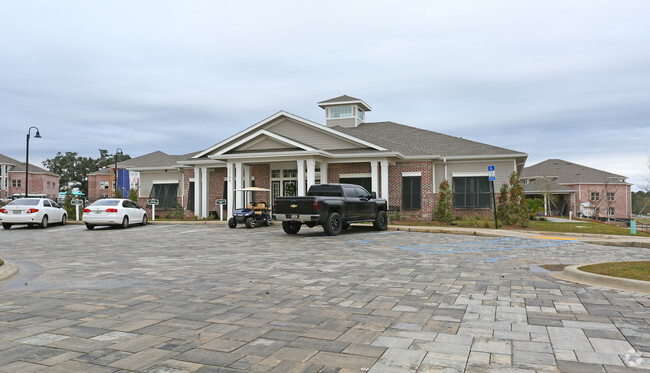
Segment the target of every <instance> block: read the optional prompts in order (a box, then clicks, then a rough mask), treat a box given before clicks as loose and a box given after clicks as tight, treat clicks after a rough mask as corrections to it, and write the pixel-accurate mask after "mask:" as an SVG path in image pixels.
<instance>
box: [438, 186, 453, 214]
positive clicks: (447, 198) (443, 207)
mask: <svg viewBox="0 0 650 373" xmlns="http://www.w3.org/2000/svg"><path fill="white" fill-rule="evenodd" d="M438 190H439V196H438V203H437V205H436V211H435V218H436V220H437V221H439V222H442V223H447V224H451V222H452V221H454V215H453V214H452V210H451V209H452V206H451V199H452V196H451V187H450V186H449V181H447V180H443V181H442V182H441V183H440V186H439V188H438Z"/></svg>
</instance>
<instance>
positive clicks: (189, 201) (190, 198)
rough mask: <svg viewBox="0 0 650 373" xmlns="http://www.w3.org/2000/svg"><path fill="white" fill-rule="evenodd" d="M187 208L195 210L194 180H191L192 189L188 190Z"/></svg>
mask: <svg viewBox="0 0 650 373" xmlns="http://www.w3.org/2000/svg"><path fill="white" fill-rule="evenodd" d="M187 209H188V210H192V211H194V182H193V181H190V189H189V190H188V191H187Z"/></svg>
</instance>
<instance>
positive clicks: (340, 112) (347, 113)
mask: <svg viewBox="0 0 650 373" xmlns="http://www.w3.org/2000/svg"><path fill="white" fill-rule="evenodd" d="M352 116H353V114H352V106H337V107H331V108H329V118H352Z"/></svg>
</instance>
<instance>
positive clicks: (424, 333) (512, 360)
mask: <svg viewBox="0 0 650 373" xmlns="http://www.w3.org/2000/svg"><path fill="white" fill-rule="evenodd" d="M0 255H1V256H0V258H2V259H4V260H6V261H9V262H12V263H14V264H17V265H18V267H19V269H20V272H19V273H18V274H17V275H15V276H14V277H12V278H10V279H8V280H5V281H3V282H0V371H2V372H40V371H43V372H79V371H84V372H118V371H120V372H123V371H139V372H267V371H273V372H319V371H322V372H365V371H370V372H375V373H378V372H437V371H445V372H447V371H448V372H456V371H458V372H463V371H469V372H483V371H490V370H500V371H501V370H502V371H508V372H535V371H551V372H552V371H566V372H581V371H589V372H590V373H593V372H619V371H621V372H622V371H634V370H635V369H650V297H649V296H648V295H647V294H645V295H644V294H640V293H633V292H626V291H618V290H611V289H606V288H597V287H591V286H586V285H579V284H573V283H569V282H563V281H559V280H555V279H553V278H551V277H550V276H548V272H547V271H545V270H543V269H541V268H539V267H538V265H541V264H580V263H588V262H597V261H614V260H616V261H623V260H649V259H650V249H643V248H625V247H616V248H614V247H609V246H599V245H593V244H587V243H581V242H575V241H567V240H553V239H542V238H537V239H520V238H488V237H476V236H458V235H449V234H432V233H414V232H395V231H385V232H376V231H374V230H372V227H352V228H351V229H350V230H348V231H345V232H344V233H343V234H342V235H340V236H335V237H330V236H325V235H324V234H323V231H322V229H319V228H314V229H307V228H303V230H301V231H300V233H299V234H298V235H287V234H285V233H284V232H283V231H282V228H281V227H280V226H279V224H274V225H272V226H271V227H260V228H255V229H246V228H237V229H228V228H227V227H226V226H225V225H158V224H156V225H149V226H146V227H132V228H128V229H115V228H97V229H95V230H93V231H88V230H86V229H85V227H83V226H82V225H66V226H52V227H50V228H48V229H45V230H42V229H33V228H22V227H13V228H12V229H10V230H0Z"/></svg>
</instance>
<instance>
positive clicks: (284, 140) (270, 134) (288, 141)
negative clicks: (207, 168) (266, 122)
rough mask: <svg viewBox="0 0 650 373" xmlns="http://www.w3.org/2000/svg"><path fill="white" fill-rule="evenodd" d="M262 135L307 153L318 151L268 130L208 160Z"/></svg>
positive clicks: (213, 155)
mask: <svg viewBox="0 0 650 373" xmlns="http://www.w3.org/2000/svg"><path fill="white" fill-rule="evenodd" d="M262 135H265V136H268V137H270V138H272V139H274V140H277V141H280V142H282V143H285V144H287V145H292V146H295V147H296V148H300V149H302V150H305V151H308V152H315V151H317V150H316V149H314V148H312V147H310V146H307V145H305V144H301V143H299V142H297V141H294V140H291V139H288V138H286V137H284V136H280V135H278V134H275V133H273V132H269V131H267V130H260V131H258V132H256V133H253V134H251V135H250V136H246V137H244V138H243V139H241V140H239V141H237V142H236V143H234V144H232V145H230V146H228V147H226V148H223V149H221V150H220V151H218V152H217V153H215V154H212V155H210V156H208V158H217V156H219V155H224V154H225V153H227V152H228V151H230V150H232V149H234V148H236V147H238V146H239V145H242V144H245V143H247V142H248V141H250V140H253V139H255V138H256V137H258V136H262Z"/></svg>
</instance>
